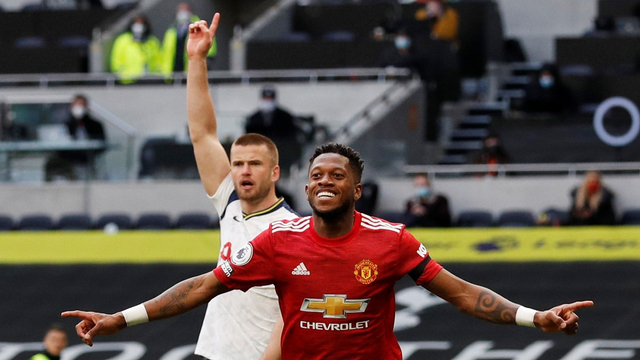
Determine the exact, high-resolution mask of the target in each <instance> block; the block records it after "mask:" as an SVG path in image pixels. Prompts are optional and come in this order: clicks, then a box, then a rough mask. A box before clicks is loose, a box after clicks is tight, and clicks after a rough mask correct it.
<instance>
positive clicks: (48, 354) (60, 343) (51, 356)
mask: <svg viewBox="0 0 640 360" xmlns="http://www.w3.org/2000/svg"><path fill="white" fill-rule="evenodd" d="M42 343H43V345H44V351H43V352H41V353H39V354H36V355H33V356H32V357H31V358H30V359H29V360H60V353H61V352H62V350H64V348H66V347H67V344H68V340H67V332H66V331H65V330H64V328H63V327H62V326H61V325H58V324H54V325H51V327H49V330H47V333H46V334H45V336H44V340H43V341H42Z"/></svg>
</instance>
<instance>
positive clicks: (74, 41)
mask: <svg viewBox="0 0 640 360" xmlns="http://www.w3.org/2000/svg"><path fill="white" fill-rule="evenodd" d="M90 44H91V39H89V37H87V36H80V35H73V36H65V37H63V38H61V39H60V40H59V41H58V46H60V47H66V48H79V49H85V48H87V47H88V46H89V45H90Z"/></svg>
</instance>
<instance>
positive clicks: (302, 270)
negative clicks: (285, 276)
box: [291, 262, 311, 275]
mask: <svg viewBox="0 0 640 360" xmlns="http://www.w3.org/2000/svg"><path fill="white" fill-rule="evenodd" d="M291 274H292V275H311V272H309V270H307V267H306V266H304V263H303V262H301V263H300V265H298V266H296V268H295V269H293V271H292V272H291Z"/></svg>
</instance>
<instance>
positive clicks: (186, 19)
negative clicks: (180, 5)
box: [176, 11, 191, 24]
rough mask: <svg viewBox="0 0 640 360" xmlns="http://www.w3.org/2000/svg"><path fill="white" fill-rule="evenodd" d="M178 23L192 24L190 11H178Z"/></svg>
mask: <svg viewBox="0 0 640 360" xmlns="http://www.w3.org/2000/svg"><path fill="white" fill-rule="evenodd" d="M176 22H177V23H178V24H187V23H190V22H191V12H190V11H178V13H177V14H176Z"/></svg>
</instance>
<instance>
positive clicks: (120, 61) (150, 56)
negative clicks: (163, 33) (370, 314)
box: [111, 16, 162, 84]
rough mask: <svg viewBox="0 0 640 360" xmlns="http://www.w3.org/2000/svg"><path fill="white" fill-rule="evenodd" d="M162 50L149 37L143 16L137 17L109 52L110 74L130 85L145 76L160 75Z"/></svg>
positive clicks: (154, 38)
mask: <svg viewBox="0 0 640 360" xmlns="http://www.w3.org/2000/svg"><path fill="white" fill-rule="evenodd" d="M161 70H162V50H161V46H160V41H159V40H158V38H156V37H155V36H153V35H151V27H150V25H149V21H148V19H147V18H146V17H145V16H137V17H135V18H134V19H133V21H132V22H131V25H130V26H129V29H128V30H127V31H126V32H124V33H122V34H121V35H119V36H118V37H117V38H116V40H115V42H114V43H113V49H112V50H111V72H113V73H116V74H118V76H119V77H120V79H121V82H122V83H125V84H126V83H132V82H134V80H135V79H137V78H139V77H141V76H143V75H146V74H160V73H161Z"/></svg>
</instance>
